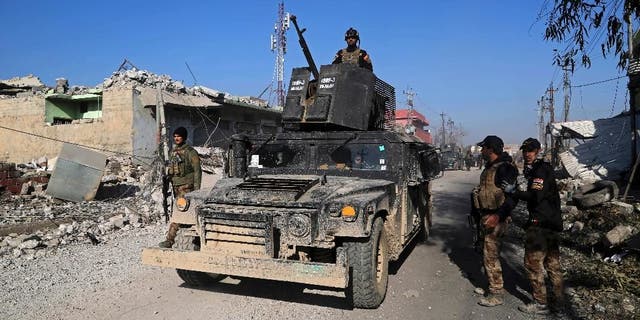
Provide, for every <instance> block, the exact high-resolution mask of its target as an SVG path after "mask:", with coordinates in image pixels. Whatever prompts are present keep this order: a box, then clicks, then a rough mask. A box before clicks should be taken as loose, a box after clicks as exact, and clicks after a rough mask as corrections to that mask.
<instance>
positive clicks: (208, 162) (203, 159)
mask: <svg viewBox="0 0 640 320" xmlns="http://www.w3.org/2000/svg"><path fill="white" fill-rule="evenodd" d="M193 148H194V149H195V150H196V151H197V152H198V155H199V156H200V164H201V166H202V171H204V172H208V173H216V169H220V168H222V167H223V166H224V159H226V156H225V155H226V151H225V150H224V149H222V148H219V147H198V146H194V147H193Z"/></svg>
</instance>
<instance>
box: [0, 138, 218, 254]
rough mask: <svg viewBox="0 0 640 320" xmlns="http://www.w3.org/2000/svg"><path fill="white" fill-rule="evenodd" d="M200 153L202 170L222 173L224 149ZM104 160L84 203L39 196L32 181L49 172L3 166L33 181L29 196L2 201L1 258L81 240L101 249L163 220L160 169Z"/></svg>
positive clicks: (113, 158) (42, 251)
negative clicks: (110, 239) (122, 234)
mask: <svg viewBox="0 0 640 320" xmlns="http://www.w3.org/2000/svg"><path fill="white" fill-rule="evenodd" d="M198 149H199V154H201V155H202V156H201V157H202V163H203V167H204V166H208V167H209V168H210V170H211V171H212V172H219V171H221V170H222V168H221V167H222V164H223V156H224V150H223V149H220V148H198ZM35 162H40V161H35ZM106 162H107V164H106V166H105V174H104V176H103V177H102V179H101V183H100V186H99V188H98V191H97V193H96V197H95V199H94V201H82V202H69V201H64V200H59V199H54V198H52V197H51V196H48V195H46V194H45V193H44V192H37V191H36V190H38V189H39V188H40V187H39V183H38V182H37V180H36V179H35V178H33V177H41V175H42V174H45V175H46V174H47V173H46V172H39V171H37V170H38V168H32V167H30V166H20V165H18V166H16V165H15V164H6V163H0V168H3V169H4V168H6V169H7V170H10V171H11V172H14V171H15V172H17V173H15V174H14V173H11V174H8V175H20V178H25V177H26V178H29V179H32V180H30V187H29V189H30V190H31V189H33V190H31V191H30V192H31V193H30V194H25V195H20V194H17V193H16V194H14V195H11V194H8V195H7V194H5V196H4V197H2V198H0V260H2V256H3V255H11V256H13V257H16V258H20V259H25V260H26V259H35V258H38V257H39V256H41V255H43V254H45V252H52V251H55V250H57V248H58V247H60V246H66V245H69V244H72V243H78V242H80V243H91V244H94V245H97V244H99V243H101V242H102V240H103V238H104V237H106V236H107V235H111V234H113V233H115V232H118V231H119V230H130V229H140V228H144V227H145V226H147V225H149V224H153V223H158V222H160V221H162V220H163V219H164V217H163V216H162V215H163V210H162V190H161V186H160V185H159V182H160V179H159V176H158V171H159V170H157V168H145V167H143V166H142V165H138V164H135V163H134V162H133V160H132V159H131V158H129V157H120V156H110V157H108V158H107V161H106ZM205 164H206V165H205ZM17 167H22V168H21V169H20V170H22V171H19V170H17ZM0 172H6V171H1V170H0ZM25 184H26V183H25ZM44 185H45V186H46V183H44Z"/></svg>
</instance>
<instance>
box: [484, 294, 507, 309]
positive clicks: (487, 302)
mask: <svg viewBox="0 0 640 320" xmlns="http://www.w3.org/2000/svg"><path fill="white" fill-rule="evenodd" d="M503 303H504V299H503V297H502V294H496V293H489V295H487V296H486V297H482V298H480V301H478V304H479V305H481V306H483V307H495V306H499V305H501V304H503Z"/></svg>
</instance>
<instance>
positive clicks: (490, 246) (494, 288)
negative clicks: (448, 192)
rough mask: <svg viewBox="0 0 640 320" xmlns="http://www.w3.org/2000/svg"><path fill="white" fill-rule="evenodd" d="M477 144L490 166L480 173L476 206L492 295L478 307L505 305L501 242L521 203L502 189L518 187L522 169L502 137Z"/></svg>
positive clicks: (474, 196) (487, 139) (491, 138)
mask: <svg viewBox="0 0 640 320" xmlns="http://www.w3.org/2000/svg"><path fill="white" fill-rule="evenodd" d="M477 145H478V146H480V147H482V149H481V151H480V152H481V154H482V157H483V158H484V160H485V163H486V166H485V168H484V170H483V171H482V173H481V174H480V185H479V186H478V187H476V188H475V189H474V192H473V205H474V208H475V209H476V211H477V212H478V213H479V214H480V215H481V218H480V225H481V231H482V234H483V236H484V242H483V246H484V248H483V263H484V269H485V273H486V274H487V280H488V282H489V290H488V291H489V292H488V294H487V296H486V297H482V298H481V299H480V301H478V304H479V305H481V306H485V307H494V306H498V305H501V304H503V303H504V298H503V297H504V282H503V280H502V266H501V264H500V242H501V240H502V237H503V236H504V235H505V233H506V231H507V227H508V225H509V222H510V220H511V211H512V210H513V208H514V207H515V206H516V204H517V202H516V201H515V200H514V199H513V198H512V197H510V196H509V195H508V194H506V193H504V192H503V191H502V189H501V188H500V186H501V185H503V184H505V183H507V184H515V182H516V178H517V176H518V169H516V167H515V166H514V165H513V160H512V159H511V156H509V155H508V154H507V153H506V152H503V151H502V149H503V147H504V143H503V142H502V139H500V138H499V137H497V136H487V137H486V138H484V140H482V141H481V142H479V143H478V144H477Z"/></svg>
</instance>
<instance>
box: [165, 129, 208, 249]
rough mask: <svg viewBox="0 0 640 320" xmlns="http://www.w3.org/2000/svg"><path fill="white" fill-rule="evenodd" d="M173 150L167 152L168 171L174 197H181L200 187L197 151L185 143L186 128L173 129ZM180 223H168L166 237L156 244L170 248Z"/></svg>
mask: <svg viewBox="0 0 640 320" xmlns="http://www.w3.org/2000/svg"><path fill="white" fill-rule="evenodd" d="M173 142H174V146H173V150H171V153H170V154H169V168H168V173H169V176H170V177H171V184H172V185H173V194H174V197H175V198H176V199H177V198H181V197H184V195H185V194H187V193H189V192H191V191H193V190H198V189H200V183H201V180H202V169H201V167H200V157H199V156H198V152H197V151H196V150H195V149H193V148H192V147H191V146H190V145H188V144H187V129H185V128H184V127H179V128H177V129H176V130H174V131H173ZM179 228H180V225H179V224H178V223H175V222H172V223H171V224H169V231H168V232H167V238H166V240H165V241H162V242H160V243H159V244H158V246H159V247H161V248H171V247H172V246H173V243H174V241H175V239H176V234H177V233H178V229H179Z"/></svg>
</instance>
